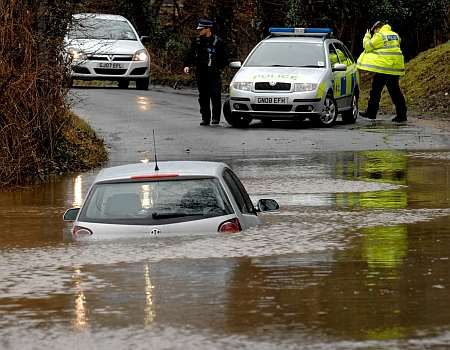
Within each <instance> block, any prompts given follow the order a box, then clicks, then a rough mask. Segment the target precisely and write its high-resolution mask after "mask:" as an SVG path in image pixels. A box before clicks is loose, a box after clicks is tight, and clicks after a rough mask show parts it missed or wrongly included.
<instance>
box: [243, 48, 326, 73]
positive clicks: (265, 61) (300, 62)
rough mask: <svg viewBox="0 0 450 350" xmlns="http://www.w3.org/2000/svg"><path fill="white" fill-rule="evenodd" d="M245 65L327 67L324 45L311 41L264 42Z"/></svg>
mask: <svg viewBox="0 0 450 350" xmlns="http://www.w3.org/2000/svg"><path fill="white" fill-rule="evenodd" d="M245 67H311V68H318V67H325V54H324V47H323V44H322V43H310V42H263V43H261V44H260V45H259V46H258V47H257V48H256V49H255V51H253V53H252V55H251V56H250V57H249V58H248V60H247V62H245Z"/></svg>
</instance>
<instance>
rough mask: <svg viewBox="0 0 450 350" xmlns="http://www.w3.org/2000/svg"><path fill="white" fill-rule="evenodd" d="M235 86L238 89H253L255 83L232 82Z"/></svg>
mask: <svg viewBox="0 0 450 350" xmlns="http://www.w3.org/2000/svg"><path fill="white" fill-rule="evenodd" d="M231 85H232V86H233V88H234V89H236V90H243V91H252V88H253V83H250V82H242V81H240V82H237V81H236V82H233V83H232V84H231Z"/></svg>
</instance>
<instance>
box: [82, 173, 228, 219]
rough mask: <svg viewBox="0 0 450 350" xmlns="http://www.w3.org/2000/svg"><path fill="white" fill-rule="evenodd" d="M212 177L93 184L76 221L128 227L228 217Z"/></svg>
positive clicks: (221, 196)
mask: <svg viewBox="0 0 450 350" xmlns="http://www.w3.org/2000/svg"><path fill="white" fill-rule="evenodd" d="M232 212H233V210H232V207H231V205H230V203H229V201H228V198H227V196H226V194H225V192H224V190H223V189H222V187H221V185H220V183H219V181H218V180H217V179H215V178H202V179H182V180H163V181H148V182H121V183H99V184H96V185H95V186H94V187H93V189H92V191H91V193H90V195H89V198H88V199H87V201H86V203H85V205H84V206H83V210H82V212H81V213H80V217H79V220H80V221H86V222H98V223H118V224H130V225H148V224H165V223H175V222H184V221H192V220H198V219H205V218H210V217H215V216H222V215H227V214H231V213H232Z"/></svg>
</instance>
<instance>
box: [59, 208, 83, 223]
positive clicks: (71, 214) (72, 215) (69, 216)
mask: <svg viewBox="0 0 450 350" xmlns="http://www.w3.org/2000/svg"><path fill="white" fill-rule="evenodd" d="M79 211H80V208H70V209H67V210H66V212H65V213H64V216H63V220H64V221H75V220H76V218H77V216H78V212H79Z"/></svg>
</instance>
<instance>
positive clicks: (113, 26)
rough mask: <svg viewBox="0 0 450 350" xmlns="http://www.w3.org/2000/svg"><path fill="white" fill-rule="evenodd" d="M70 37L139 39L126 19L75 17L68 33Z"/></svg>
mask: <svg viewBox="0 0 450 350" xmlns="http://www.w3.org/2000/svg"><path fill="white" fill-rule="evenodd" d="M68 37H69V38H70V39H96V40H137V38H136V35H135V34H134V31H133V29H132V28H131V27H130V25H129V24H128V23H127V22H125V21H117V20H112V19H104V18H94V17H87V18H75V19H74V22H73V24H72V28H71V30H70V31H69V33H68Z"/></svg>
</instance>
